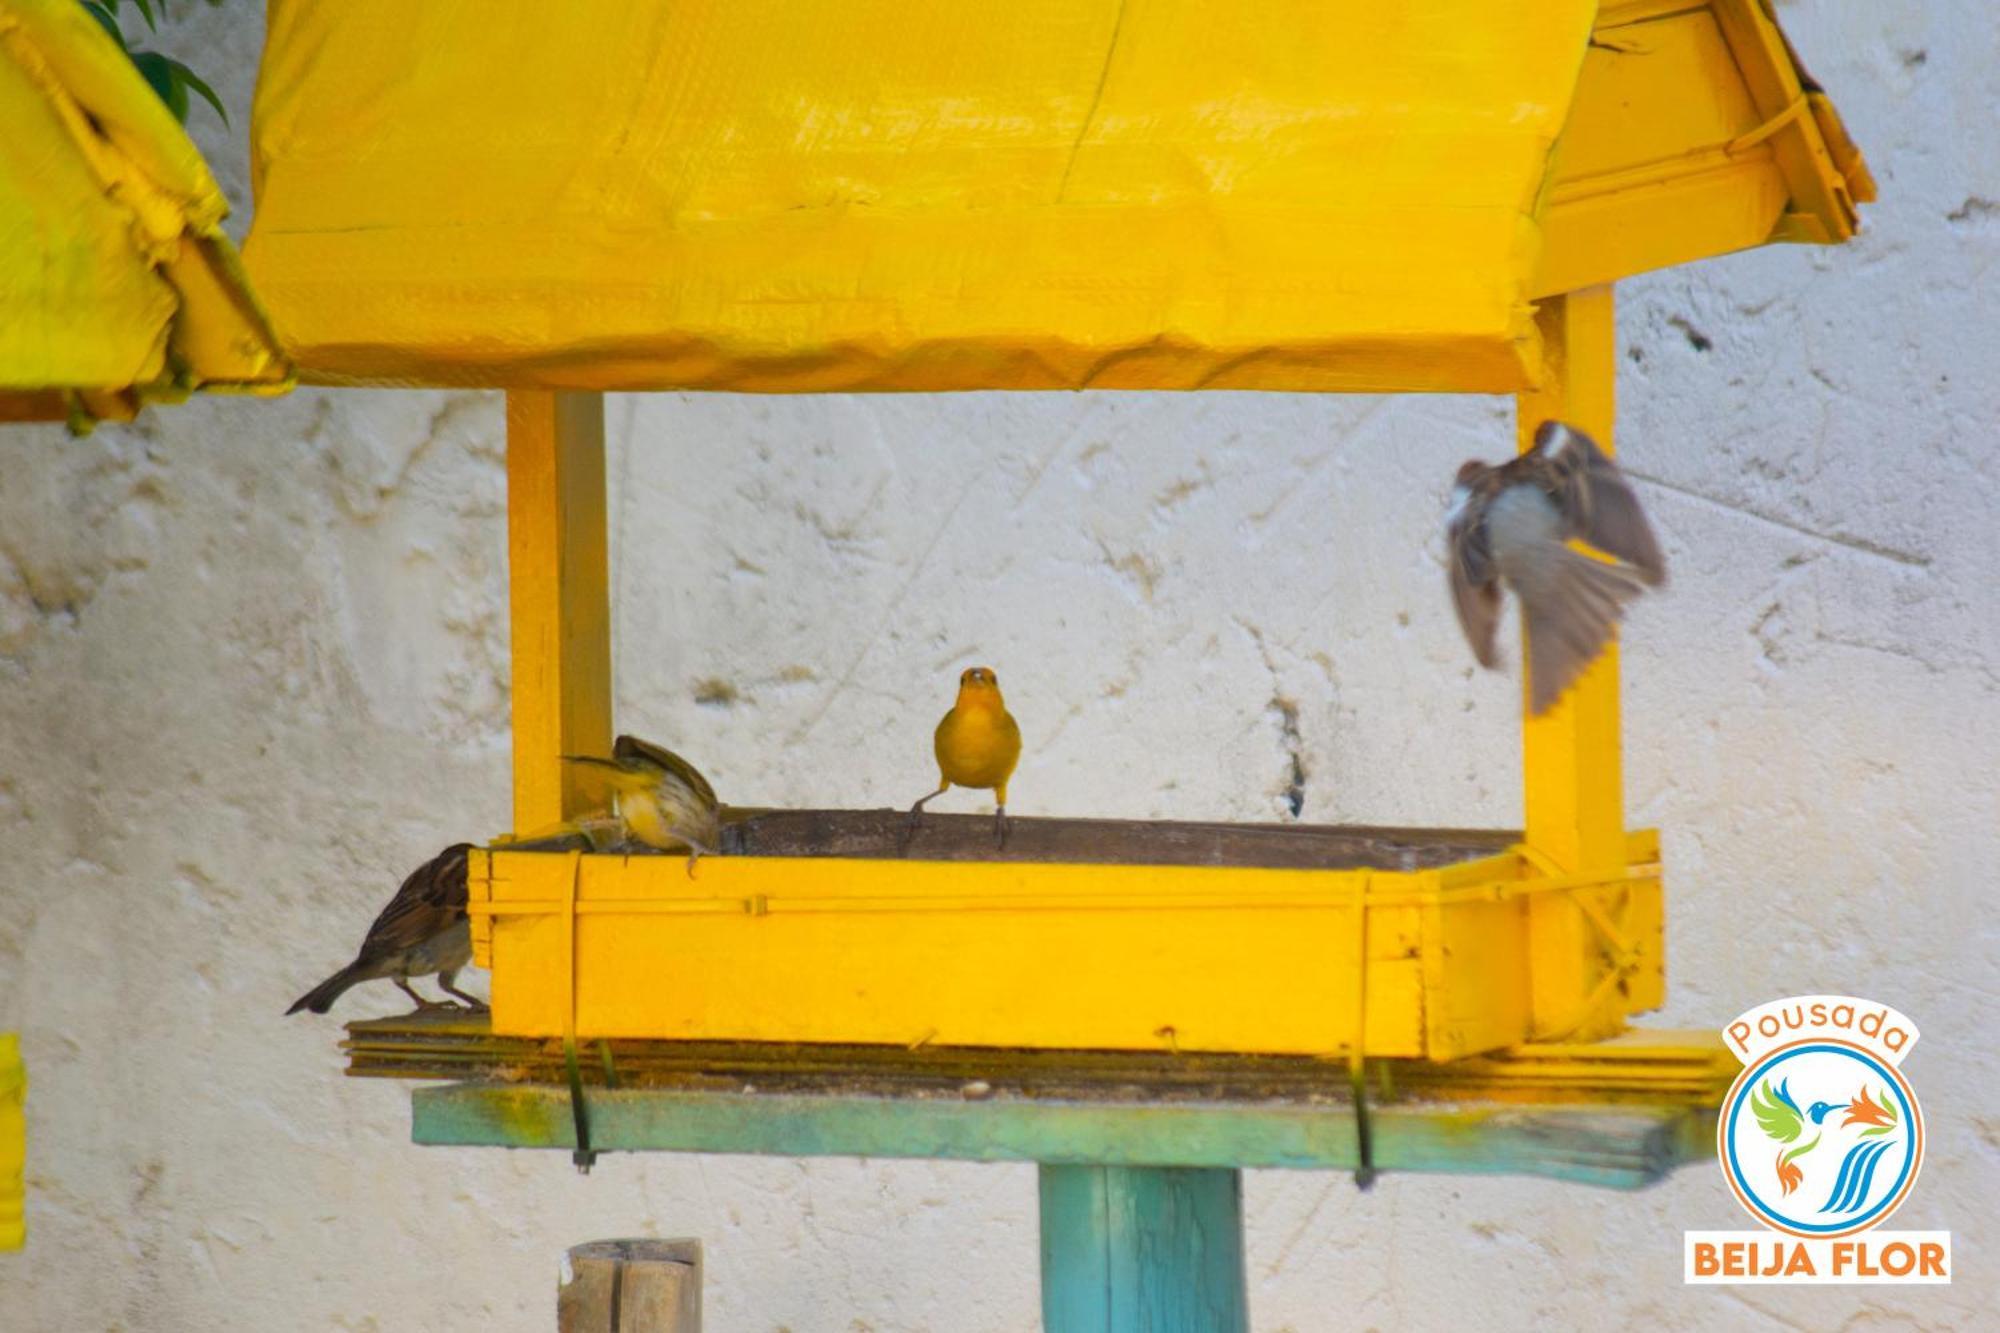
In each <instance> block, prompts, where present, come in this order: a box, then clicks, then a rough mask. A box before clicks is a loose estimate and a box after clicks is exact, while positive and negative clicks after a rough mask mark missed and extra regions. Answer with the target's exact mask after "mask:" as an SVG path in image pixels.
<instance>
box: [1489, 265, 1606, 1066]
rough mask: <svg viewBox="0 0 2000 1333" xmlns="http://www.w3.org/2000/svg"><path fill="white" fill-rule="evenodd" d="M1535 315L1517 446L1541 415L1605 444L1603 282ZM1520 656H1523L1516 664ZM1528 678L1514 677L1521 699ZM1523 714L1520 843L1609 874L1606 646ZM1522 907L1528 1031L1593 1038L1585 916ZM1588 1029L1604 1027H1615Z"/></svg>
mask: <svg viewBox="0 0 2000 1333" xmlns="http://www.w3.org/2000/svg"><path fill="white" fill-rule="evenodd" d="M1536 318H1537V323H1538V324H1539V325H1540V328H1541V333H1542V338H1543V341H1544V345H1545V347H1546V349H1547V362H1548V370H1547V373H1546V374H1545V376H1544V378H1543V382H1542V385H1541V387H1540V388H1538V389H1534V390H1530V391H1528V392H1526V393H1522V394H1520V395H1519V396H1518V397H1517V398H1516V400H1515V402H1516V405H1517V411H1518V418H1519V419H1518V425H1519V430H1520V447H1521V448H1522V449H1523V450H1525V449H1527V448H1529V447H1530V446H1531V445H1532V444H1533V443H1534V434H1535V427H1536V426H1537V425H1539V424H1540V423H1541V422H1543V421H1545V420H1548V419H1550V418H1559V419H1561V420H1563V421H1567V422H1569V423H1570V424H1571V425H1573V426H1576V427H1577V428H1579V429H1580V430H1582V431H1584V432H1585V433H1587V434H1589V435H1590V436H1591V437H1592V438H1593V439H1595V440H1596V441H1597V442H1598V443H1599V444H1601V445H1603V446H1604V448H1605V449H1606V450H1607V451H1608V450H1610V449H1612V448H1613V447H1614V445H1613V434H1612V426H1613V420H1614V416H1615V405H1616V404H1615V399H1616V394H1615V381H1616V378H1617V337H1616V327H1615V322H1614V319H1613V314H1612V297H1611V288H1610V287H1609V286H1603V287H1590V288H1586V289H1584V290H1582V291H1577V292H1570V293H1568V294H1567V295H1564V296H1559V297H1556V298H1554V299H1553V300H1549V301H1544V302H1543V303H1542V304H1541V306H1540V309H1539V310H1538V312H1537V317H1536ZM1523 633H1524V634H1525V633H1526V630H1525V627H1524V629H1523ZM1526 656H1527V655H1526V653H1525V652H1523V654H1522V658H1523V660H1524V661H1525V660H1526ZM1527 683H1528V682H1527V676H1526V673H1525V672H1523V673H1522V687H1523V691H1524V694H1523V699H1524V700H1525V698H1526V695H1525V690H1526V687H1527ZM1523 718H1524V720H1523V722H1522V726H1521V747H1522V760H1523V763H1522V777H1523V786H1524V793H1523V794H1524V796H1525V800H1526V806H1527V809H1526V819H1525V825H1526V828H1527V842H1528V846H1529V847H1530V848H1531V849H1532V850H1533V851H1535V852H1536V853H1537V854H1538V855H1540V856H1541V857H1543V858H1545V859H1546V860H1548V861H1549V862H1550V863H1552V865H1553V866H1554V867H1555V868H1556V869H1558V870H1560V871H1562V872H1563V873H1566V874H1585V873H1591V872H1595V871H1612V870H1616V869H1618V868H1619V867H1620V866H1621V865H1623V864H1624V861H1625V774H1624V768H1623V765H1622V758H1623V754H1622V747H1621V744H1620V736H1619V719H1618V645H1617V643H1616V642H1613V643H1612V644H1611V645H1610V646H1609V647H1607V648H1606V649H1605V650H1604V653H1603V655H1602V656H1600V657H1599V658H1598V659H1597V661H1596V662H1594V663H1592V664H1591V666H1590V667H1589V669H1588V670H1586V671H1585V672H1584V674H1583V676H1582V677H1581V679H1579V680H1578V682H1577V684H1576V685H1575V687H1574V688H1572V689H1571V690H1570V691H1569V692H1568V693H1566V694H1565V695H1564V696H1563V697H1562V699H1561V700H1560V701H1558V702H1557V703H1556V705H1555V706H1554V707H1553V708H1551V709H1549V711H1548V712H1546V713H1544V714H1543V715H1542V716H1540V717H1532V716H1528V715H1527V713H1526V708H1525V705H1524V707H1523ZM1529 913H1530V943H1531V947H1532V950H1533V958H1534V965H1533V977H1534V992H1533V1020H1532V1021H1533V1030H1534V1034H1535V1035H1536V1036H1537V1037H1540V1038H1553V1037H1559V1036H1572V1035H1574V1036H1587V1035H1601V1034H1599V1033H1596V1032H1594V1031H1593V1032H1592V1033H1582V1032H1579V1031H1578V1023H1579V1021H1580V1019H1581V1018H1582V1014H1581V1013H1580V1005H1581V1002H1582V1000H1583V998H1584V996H1586V995H1587V994H1589V992H1590V990H1591V985H1592V982H1593V980H1594V973H1595V971H1596V967H1597V959H1598V950H1597V947H1596V943H1595V940H1594V936H1593V934H1592V929H1591V926H1590V923H1589V922H1588V921H1587V920H1586V919H1585V917H1584V914H1583V912H1582V911H1581V910H1580V909H1579V908H1578V907H1577V905H1576V904H1575V902H1574V901H1573V900H1571V899H1570V898H1569V897H1568V896H1567V895H1560V894H1544V895H1541V896H1538V897H1537V898H1536V899H1535V900H1534V901H1533V904H1532V905H1531V906H1530V908H1529ZM1595 1026H1602V1027H1605V1028H1606V1029H1607V1030H1608V1029H1609V1028H1610V1027H1614V1026H1615V1024H1598V1025H1595Z"/></svg>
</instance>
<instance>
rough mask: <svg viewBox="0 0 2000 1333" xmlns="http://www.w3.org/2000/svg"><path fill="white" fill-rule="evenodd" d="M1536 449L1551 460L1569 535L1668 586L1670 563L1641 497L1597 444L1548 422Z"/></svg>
mask: <svg viewBox="0 0 2000 1333" xmlns="http://www.w3.org/2000/svg"><path fill="white" fill-rule="evenodd" d="M1535 447H1536V448H1538V449H1542V450H1543V451H1544V453H1545V454H1546V456H1547V458H1548V462H1549V468H1550V474H1551V476H1552V477H1553V479H1554V483H1555V492H1556V493H1555V499H1556V503H1557V504H1558V505H1560V506H1561V507H1562V511H1563V517H1564V519H1565V520H1566V521H1567V524H1566V525H1567V527H1568V528H1569V533H1568V535H1569V536H1572V537H1581V538H1582V539H1583V540H1584V541H1586V542H1589V543H1590V544H1591V545H1592V546H1595V547H1596V548H1597V549H1598V550H1600V551H1603V552H1604V553H1605V554H1607V555H1614V556H1617V557H1618V558H1619V559H1620V560H1623V561H1624V562H1625V563H1626V564H1628V565H1631V566H1632V567H1633V568H1634V569H1636V570H1638V571H1639V575H1640V577H1642V578H1643V579H1645V581H1646V582H1647V583H1649V584H1651V585H1653V586H1655V587H1657V586H1659V585H1660V584H1662V583H1665V582H1666V581H1667V560H1666V557H1665V556H1663V555H1661V554H1660V543H1659V540H1658V539H1657V538H1656V537H1654V536H1653V527H1652V524H1650V523H1648V522H1647V521H1646V512H1645V510H1643V509H1641V508H1640V507H1639V496H1638V494H1637V493H1636V492H1634V491H1633V489H1632V482H1631V480H1630V479H1629V478H1627V477H1626V475H1625V473H1624V471H1623V470H1622V469H1621V468H1620V467H1619V466H1618V465H1617V464H1616V463H1614V462H1612V461H1611V456H1610V455H1609V454H1607V453H1605V452H1604V450H1602V449H1600V448H1599V447H1598V446H1597V441H1595V440H1593V439H1591V438H1590V437H1589V436H1588V435H1585V434H1584V433H1583V432H1582V431H1580V430H1578V429H1576V427H1574V426H1567V425H1564V424H1563V423H1561V422H1559V421H1545V422H1543V423H1542V425H1541V427H1540V429H1538V430H1537V431H1536V432H1535Z"/></svg>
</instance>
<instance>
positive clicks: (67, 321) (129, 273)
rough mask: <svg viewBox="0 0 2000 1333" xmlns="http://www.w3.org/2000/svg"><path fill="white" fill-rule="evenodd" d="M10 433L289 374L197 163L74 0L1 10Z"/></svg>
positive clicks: (19, 3)
mask: <svg viewBox="0 0 2000 1333" xmlns="http://www.w3.org/2000/svg"><path fill="white" fill-rule="evenodd" d="M0 127H4V129H0V421H6V420H21V419H31V420H32V419H44V418H53V419H58V420H60V419H63V418H65V417H69V418H75V417H77V416H79V415H80V416H83V417H93V416H95V417H129V416H131V415H132V413H133V412H134V411H136V410H137V408H138V405H139V404H140V403H141V402H142V401H145V400H148V399H156V398H178V397H181V396H183V395H185V394H186V392H188V391H189V390H190V389H193V388H199V387H203V386H212V387H231V388H249V389H270V390H276V389H282V388H283V387H284V386H285V385H286V384H288V383H289V369H288V367H287V365H286V363H285V360H284V357H283V354H282V353H281V352H280V351H279V350H278V345H277V340H276V337H275V335H273V334H272V333H271V331H270V326H269V325H268V323H267V322H266V321H265V320H264V318H263V316H262V315H261V314H260V313H259V312H258V309H257V306H256V303H255V301H254V299H253V298H252V297H251V295H250V293H249V290H248V287H247V286H246V284H245V281H244V279H243V277H242V275H241V272H240V269H239V267H238V264H237V260H236V254H235V250H234V248H233V247H232V246H231V245H230V243H229V240H228V238H227V237H226V236H224V235H223V233H222V230H221V222H222V218H223V215H224V213H225V212H226V211H227V210H226V208H225V205H224V203H223V199H222V193H221V191H220V190H218V189H217V188H216V185H215V181H214V180H213V178H211V177H210V175H209V173H208V168H207V166H206V165H205V164H204V163H203V162H202V160H201V154H200V153H199V152H197V151H196V149H195V146H194V144H193V143H191V142H190V141H189V140H188V137H187V135H186V133H185V132H183V131H182V129H181V127H180V126H179V125H178V124H176V123H175V121H174V118H173V116H172V114H171V113H169V112H168V110H167V109H166V107H165V105H163V104H162V103H161V101H160V99H159V97H158V96H157V95H155V93H154V92H153V90H152V89H151V88H150V87H149V86H148V85H147V84H146V82H145V80H144V79H143V78H142V77H140V74H139V72H138V70H136V69H135V68H133V65H132V62H131V60H130V59H129V58H128V57H127V56H126V54H125V53H124V52H123V51H121V50H119V49H118V46H117V44H116V43H114V42H113V41H112V40H111V38H110V36H109V35H108V34H107V33H106V32H105V31H104V30H103V29H102V28H101V27H99V26H98V24H97V23H96V21H95V20H93V19H92V18H91V17H90V16H89V14H87V13H86V12H85V11H84V9H83V7H82V6H81V5H79V4H77V3H76V2H75V0H0Z"/></svg>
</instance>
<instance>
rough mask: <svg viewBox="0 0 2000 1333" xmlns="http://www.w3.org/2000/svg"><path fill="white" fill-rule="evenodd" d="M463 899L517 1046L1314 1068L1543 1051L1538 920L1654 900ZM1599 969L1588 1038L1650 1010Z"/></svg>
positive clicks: (1460, 880) (1386, 875) (822, 887)
mask: <svg viewBox="0 0 2000 1333" xmlns="http://www.w3.org/2000/svg"><path fill="white" fill-rule="evenodd" d="M1635 850H1638V848H1635ZM470 874H471V911H472V915H473V920H474V939H475V947H476V955H475V956H476V961H479V962H480V963H482V964H484V965H486V966H489V967H491V968H492V970H493V973H494V984H493V1030H494V1031H495V1032H497V1033H502V1034H506V1035H512V1036H539V1037H558V1036H564V1035H574V1036H578V1037H582V1038H590V1037H649V1038H659V1039H678V1040H703V1041H773V1042H841V1043H887V1044H897V1045H912V1044H918V1043H935V1044H938V1045H944V1046H1002V1047H1032V1048H1058V1049H1060V1048H1078V1049H1105V1050H1159V1049H1168V1050H1188V1051H1236V1052H1260V1053H1273V1054H1277V1053H1283V1054H1307V1055H1329V1056H1332V1055H1339V1054H1344V1053H1347V1052H1351V1051H1352V1050H1354V1049H1355V1047H1356V1044H1357V1038H1358V1040H1359V1044H1360V1046H1361V1049H1362V1050H1363V1051H1364V1052H1365V1053H1366V1054H1368V1055H1371V1056H1395V1057H1406V1058H1416V1057H1421V1058H1429V1059H1450V1058H1453V1057H1456V1056H1459V1055H1464V1054H1470V1053H1473V1052H1477V1051H1483V1050H1493V1049H1498V1048H1501V1047H1505V1046H1512V1045H1516V1044H1518V1043H1520V1042H1521V1041H1524V1040H1527V1039H1529V1038H1530V1037H1532V1036H1535V1035H1537V1034H1535V1033H1534V1032H1533V1030H1532V1026H1531V1013H1530V1009H1529V983H1530V977H1531V974H1532V971H1533V969H1534V968H1535V967H1536V966H1537V961H1538V960H1537V959H1536V957H1535V954H1534V948H1533V945H1532V942H1531V935H1530V928H1529V920H1530V918H1529V912H1528V903H1529V900H1530V899H1532V898H1534V897H1536V896H1538V895H1541V894H1545V893H1562V894H1569V895H1576V896H1581V895H1592V896H1609V897H1615V898H1619V899H1621V900H1625V899H1630V900H1635V901H1636V900H1645V899H1648V898H1649V897H1650V899H1651V900H1652V901H1655V902H1656V901H1657V897H1658V880H1657V866H1647V865H1640V866H1637V867H1636V868H1635V869H1633V870H1628V871H1620V872H1618V873H1617V874H1615V875H1611V876H1598V877H1597V878H1598V879H1609V880H1610V881H1612V882H1610V883H1608V884H1592V883H1590V882H1588V881H1585V880H1583V879H1581V878H1575V879H1573V880H1565V879H1550V878H1548V877H1546V876H1541V875H1539V874H1537V873H1536V872H1534V871H1533V870H1532V869H1526V870H1524V868H1523V863H1522V861H1521V860H1520V858H1519V857H1518V856H1516V855H1513V854H1509V855H1505V856H1498V857H1488V858H1484V859H1482V860H1480V861H1476V862H1471V863H1467V864H1466V865H1462V866H1455V867H1451V868H1450V869H1449V870H1446V871H1419V872H1409V873H1404V872H1392V871H1382V870H1269V869H1250V868H1233V867H1209V866H1201V867H1196V866H1126V865H1074V864H1039V863H1022V862H923V861H878V860H845V859H839V858H820V857H811V858H806V857H753V856H728V857H710V858H704V859H703V860H702V861H701V863H700V865H699V867H698V869H697V872H696V875H695V876H694V877H693V878H690V877H689V876H688V874H687V870H686V866H685V863H684V862H683V861H682V860H681V859H680V858H677V857H661V856H634V857H622V856H604V855H598V856H590V855H580V854H578V855H570V854H562V853H549V852H520V851H485V852H478V853H475V854H474V857H473V861H472V865H471V871H470ZM572 903H573V904H574V907H573V909H572ZM1607 920H1615V921H1616V922H1617V924H1618V929H1620V930H1622V931H1623V932H1624V934H1625V935H1627V936H1643V935H1644V932H1645V931H1647V930H1651V931H1652V932H1653V935H1652V936H1651V937H1650V939H1646V940H1644V941H1643V942H1644V945H1645V947H1646V948H1647V949H1648V950H1649V951H1650V956H1651V957H1653V958H1657V956H1658V931H1659V929H1660V917H1659V914H1658V912H1657V910H1653V911H1650V912H1649V911H1643V910H1642V911H1639V912H1636V913H1633V912H1627V911H1626V910H1625V909H1624V908H1623V907H1622V906H1620V907H1618V908H1616V909H1615V910H1612V911H1611V912H1610V913H1609V915H1608V916H1607ZM572 923H573V924H572ZM572 930H573V933H572ZM1592 960H1593V961H1594V963H1595V964H1596V965H1595V966H1591V967H1579V968H1577V969H1576V974H1577V975H1578V976H1580V977H1583V978H1585V979H1586V980H1585V982H1584V983H1580V984H1588V985H1589V987H1590V988H1591V992H1592V993H1591V995H1590V996H1588V997H1585V996H1578V997H1575V998H1576V1000H1577V1002H1578V1003H1580V1004H1583V1003H1586V1001H1587V1006H1588V1009H1589V1012H1590V1014H1591V1015H1592V1018H1593V1021H1594V1025H1595V1026H1596V1027H1597V1028H1600V1029H1602V1030H1605V1031H1611V1030H1616V1028H1617V1027H1618V1026H1620V1025H1621V1024H1622V1022H1623V1020H1624V1018H1625V1017H1626V1016H1627V1015H1629V1014H1631V1013H1633V1012H1636V1011H1637V1010H1638V1009H1639V1008H1642V1007H1646V1006H1645V1005H1643V1004H1640V1003H1639V1002H1638V999H1639V997H1640V996H1641V995H1643V994H1651V995H1652V996H1653V999H1652V1003H1657V1002H1658V1000H1657V994H1656V993H1655V992H1653V991H1646V990H1645V989H1644V988H1643V987H1640V988H1635V987H1633V986H1632V985H1631V984H1629V980H1628V979H1629V977H1630V975H1631V971H1632V970H1631V968H1630V967H1626V968H1624V970H1623V971H1620V972H1619V973H1618V975H1617V976H1615V977H1614V976H1611V975H1610V974H1611V973H1612V972H1613V971H1614V970H1616V969H1617V966H1618V961H1619V960H1617V959H1616V958H1614V957H1613V955H1612V954H1611V953H1610V952H1608V951H1607V950H1605V949H1603V948H1594V949H1593V950H1592ZM1607 978H1609V979H1607ZM572 996H573V997H574V1010H573V1011H572V1010H571V1008H570V1006H571V1003H572ZM1548 1035H1555V1036H1561V1035H1566V1034H1548Z"/></svg>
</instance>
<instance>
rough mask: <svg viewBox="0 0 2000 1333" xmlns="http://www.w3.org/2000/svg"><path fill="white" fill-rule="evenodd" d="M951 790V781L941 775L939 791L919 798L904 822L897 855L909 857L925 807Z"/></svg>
mask: <svg viewBox="0 0 2000 1333" xmlns="http://www.w3.org/2000/svg"><path fill="white" fill-rule="evenodd" d="M950 790H951V779H950V778H947V777H945V776H944V775H943V774H942V773H940V774H939V775H938V788H937V790H936V791H934V792H932V793H931V794H930V795H928V796H925V797H921V798H919V799H918V801H917V803H916V804H915V805H913V806H911V807H910V817H909V818H908V819H907V820H905V821H903V836H902V838H901V839H900V840H899V841H898V842H897V845H896V854H897V855H898V856H908V855H909V854H910V839H912V838H914V837H916V836H917V820H918V819H919V818H920V817H921V816H922V815H923V813H924V807H925V806H926V805H928V804H930V803H931V802H932V801H935V800H936V799H937V798H938V797H940V796H942V795H944V794H945V793H946V792H948V791H950Z"/></svg>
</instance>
